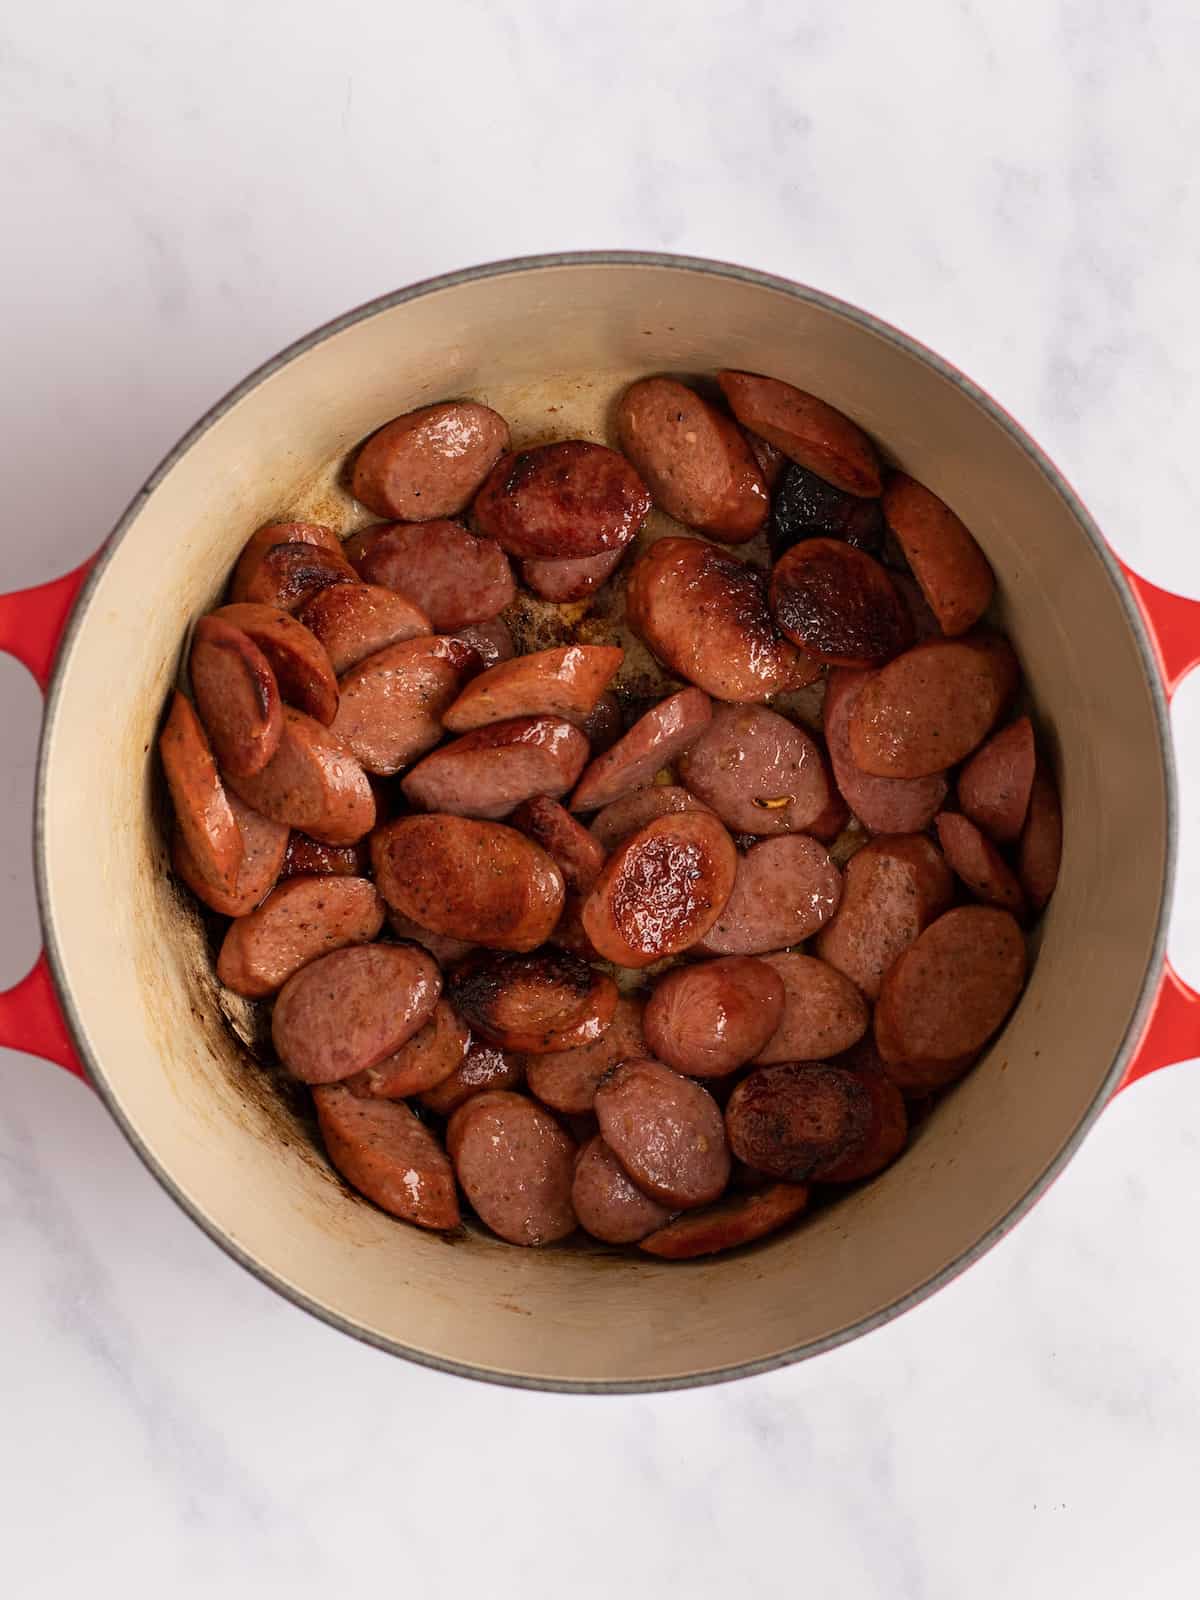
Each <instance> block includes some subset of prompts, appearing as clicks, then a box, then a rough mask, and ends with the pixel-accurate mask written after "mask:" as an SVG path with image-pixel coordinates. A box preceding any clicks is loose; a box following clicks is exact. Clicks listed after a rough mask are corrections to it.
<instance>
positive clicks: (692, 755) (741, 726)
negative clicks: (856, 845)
mask: <svg viewBox="0 0 1200 1600" xmlns="http://www.w3.org/2000/svg"><path fill="white" fill-rule="evenodd" d="M679 768H680V775H681V777H682V778H683V781H684V783H685V784H686V785H687V787H688V788H689V789H690V790H691V791H692V793H693V794H694V795H697V796H698V797H699V798H700V799H701V800H703V801H704V802H705V804H706V805H709V806H711V807H712V809H713V810H714V811H715V812H716V813H717V815H718V816H719V817H720V819H721V821H722V822H724V823H725V824H726V826H727V827H729V828H732V829H733V830H734V831H735V832H737V833H753V834H759V835H762V834H777V833H809V832H811V831H812V830H813V828H814V825H817V824H819V823H820V822H821V821H822V820H823V819H824V818H825V817H826V816H827V814H828V813H829V812H830V809H831V802H832V801H833V799H834V798H835V796H834V790H833V784H832V782H831V780H830V775H829V771H828V768H827V767H826V765H825V760H824V757H823V756H822V754H821V748H820V746H819V745H818V744H817V741H816V740H815V739H814V738H813V736H812V734H810V733H808V732H807V731H806V730H805V729H804V728H800V727H797V726H796V724H795V723H793V722H789V721H788V719H787V717H783V716H780V714H779V712H778V711H769V710H767V708H766V707H765V706H718V707H717V709H716V711H715V712H714V714H713V718H712V721H711V722H710V723H709V725H708V727H707V728H706V729H705V730H704V732H703V733H702V734H701V736H700V738H699V739H697V740H696V742H695V744H693V745H692V747H691V749H690V750H689V751H688V752H687V754H686V755H685V756H684V758H683V760H682V761H681V762H680V763H679ZM834 831H836V829H835V830H834Z"/></svg>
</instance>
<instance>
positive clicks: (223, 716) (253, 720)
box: [188, 617, 283, 778]
mask: <svg viewBox="0 0 1200 1600" xmlns="http://www.w3.org/2000/svg"><path fill="white" fill-rule="evenodd" d="M188 676H189V678H190V679H191V685H192V694H193V696H194V698H195V702H196V712H197V715H198V716H199V718H200V721H201V722H202V723H203V724H204V728H205V732H206V733H207V734H208V737H209V741H210V742H211V744H212V748H213V753H214V754H215V756H216V758H217V765H218V766H219V767H220V768H221V770H222V772H225V773H228V774H229V775H230V776H231V777H235V778H236V777H242V778H248V777H252V776H253V774H254V773H256V772H261V771H262V769H263V768H264V767H265V766H266V764H267V762H268V761H269V760H270V759H271V757H272V756H273V755H274V754H275V752H276V750H278V748H279V739H280V735H281V734H282V732H283V704H282V702H281V701H280V698H279V686H278V684H277V683H276V682H275V674H274V673H273V672H272V671H271V665H270V663H269V662H268V660H267V658H266V656H264V655H263V653H262V651H261V650H260V649H259V648H258V646H257V645H256V644H255V643H254V641H253V639H251V638H249V637H248V636H247V635H246V634H244V633H243V632H242V630H241V629H240V628H235V627H232V626H231V625H230V624H229V623H228V622H225V621H223V620H222V619H221V618H220V617H201V618H200V620H199V622H197V624H196V627H195V630H194V632H193V634H192V648H191V651H190V653H189V655H188Z"/></svg>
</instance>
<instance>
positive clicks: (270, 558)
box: [229, 540, 358, 612]
mask: <svg viewBox="0 0 1200 1600" xmlns="http://www.w3.org/2000/svg"><path fill="white" fill-rule="evenodd" d="M357 582H358V577H357V574H356V573H355V571H354V568H353V567H352V566H351V565H350V563H349V562H348V561H347V560H346V558H345V556H344V555H343V554H342V549H341V546H340V545H338V547H337V549H330V548H329V547H328V546H327V545H323V544H305V543H304V542H303V541H302V540H297V541H292V542H289V543H285V544H273V545H268V546H267V547H266V548H264V549H263V550H261V551H260V553H259V554H258V555H257V556H256V557H255V558H254V560H253V561H247V559H246V553H243V555H242V559H241V560H240V561H239V562H238V564H237V568H236V569H235V571H234V575H233V583H232V585H231V586H230V590H229V598H230V599H231V600H232V601H233V603H234V604H235V605H241V604H253V605H264V606H276V607H278V609H279V610H280V611H291V612H296V611H299V609H300V607H301V606H302V605H304V603H305V602H306V601H307V600H311V599H312V597H313V595H315V594H319V593H320V591H321V590H322V589H328V588H329V587H330V585H331V584H335V583H357Z"/></svg>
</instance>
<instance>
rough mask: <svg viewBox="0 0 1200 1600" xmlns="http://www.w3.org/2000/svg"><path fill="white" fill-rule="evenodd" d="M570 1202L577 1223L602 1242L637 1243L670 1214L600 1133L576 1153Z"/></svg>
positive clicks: (661, 1223) (659, 1225)
mask: <svg viewBox="0 0 1200 1600" xmlns="http://www.w3.org/2000/svg"><path fill="white" fill-rule="evenodd" d="M571 1203H572V1205H573V1206H574V1207H575V1215H576V1216H577V1217H578V1218H579V1225H580V1227H581V1228H583V1229H584V1231H585V1232H586V1233H590V1234H591V1236H592V1238H593V1239H602V1240H603V1241H604V1243H605V1244H636V1243H637V1242H638V1240H639V1239H644V1238H645V1237H646V1235H647V1234H648V1233H652V1232H653V1231H654V1229H655V1228H661V1227H662V1225H663V1223H664V1222H666V1221H667V1219H668V1218H669V1217H670V1215H671V1213H670V1211H669V1210H668V1209H667V1207H666V1206H660V1205H659V1203H658V1201H657V1200H652V1199H651V1198H650V1196H649V1195H648V1194H643V1193H642V1191H641V1190H640V1189H639V1188H638V1186H637V1185H636V1184H635V1183H634V1182H633V1181H632V1179H631V1178H630V1176H629V1174H628V1173H627V1172H626V1171H625V1168H624V1167H623V1166H622V1165H621V1163H620V1162H619V1161H618V1160H617V1158H616V1156H614V1155H613V1153H612V1151H611V1150H610V1149H609V1148H608V1146H607V1145H606V1144H605V1142H604V1140H603V1139H602V1138H601V1137H600V1136H599V1134H596V1135H595V1136H594V1137H593V1138H591V1139H589V1140H588V1142H587V1144H585V1145H584V1147H583V1149H582V1150H580V1152H579V1155H578V1156H577V1157H576V1160H575V1177H574V1181H573V1182H572V1185H571Z"/></svg>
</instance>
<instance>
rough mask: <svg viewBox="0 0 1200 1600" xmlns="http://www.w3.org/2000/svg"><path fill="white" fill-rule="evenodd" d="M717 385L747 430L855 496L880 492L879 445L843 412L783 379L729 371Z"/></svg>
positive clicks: (720, 375)
mask: <svg viewBox="0 0 1200 1600" xmlns="http://www.w3.org/2000/svg"><path fill="white" fill-rule="evenodd" d="M717 382H718V383H719V384H720V385H721V389H722V392H723V393H724V395H725V398H726V400H728V402H729V407H730V410H731V411H732V412H733V414H734V416H735V417H736V418H737V419H738V421H739V422H740V423H741V424H742V426H743V428H750V429H752V430H753V431H754V432H755V433H757V434H761V435H762V437H763V438H764V439H767V440H769V441H770V443H771V444H773V445H776V446H777V447H778V448H779V449H780V450H782V451H783V453H784V455H785V456H787V457H789V458H790V459H791V460H792V461H798V462H799V463H800V465H801V466H802V467H807V468H808V470H809V471H810V472H815V473H817V474H818V476H820V477H822V478H827V479H828V480H829V482H830V483H833V484H836V485H837V487H838V488H839V489H845V490H846V491H847V492H848V493H849V494H859V495H866V496H871V495H877V494H878V493H879V491H880V488H881V487H882V480H881V478H880V473H879V457H878V456H877V455H876V453H875V447H874V445H873V444H872V443H871V441H870V439H868V438H867V436H866V434H865V433H864V432H863V431H862V429H861V428H860V427H859V426H858V425H857V424H856V423H853V422H851V421H850V418H849V417H848V416H846V415H845V414H844V413H843V412H841V411H837V410H835V409H834V407H833V406H831V405H827V404H826V402H825V401H824V400H818V399H817V397H816V395H815V394H808V393H806V392H805V391H804V390H803V389H797V388H794V387H793V386H792V384H790V383H783V382H782V381H781V380H780V379H779V378H762V377H758V376H757V375H756V374H754V373H751V372H730V371H725V372H718V373H717Z"/></svg>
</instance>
